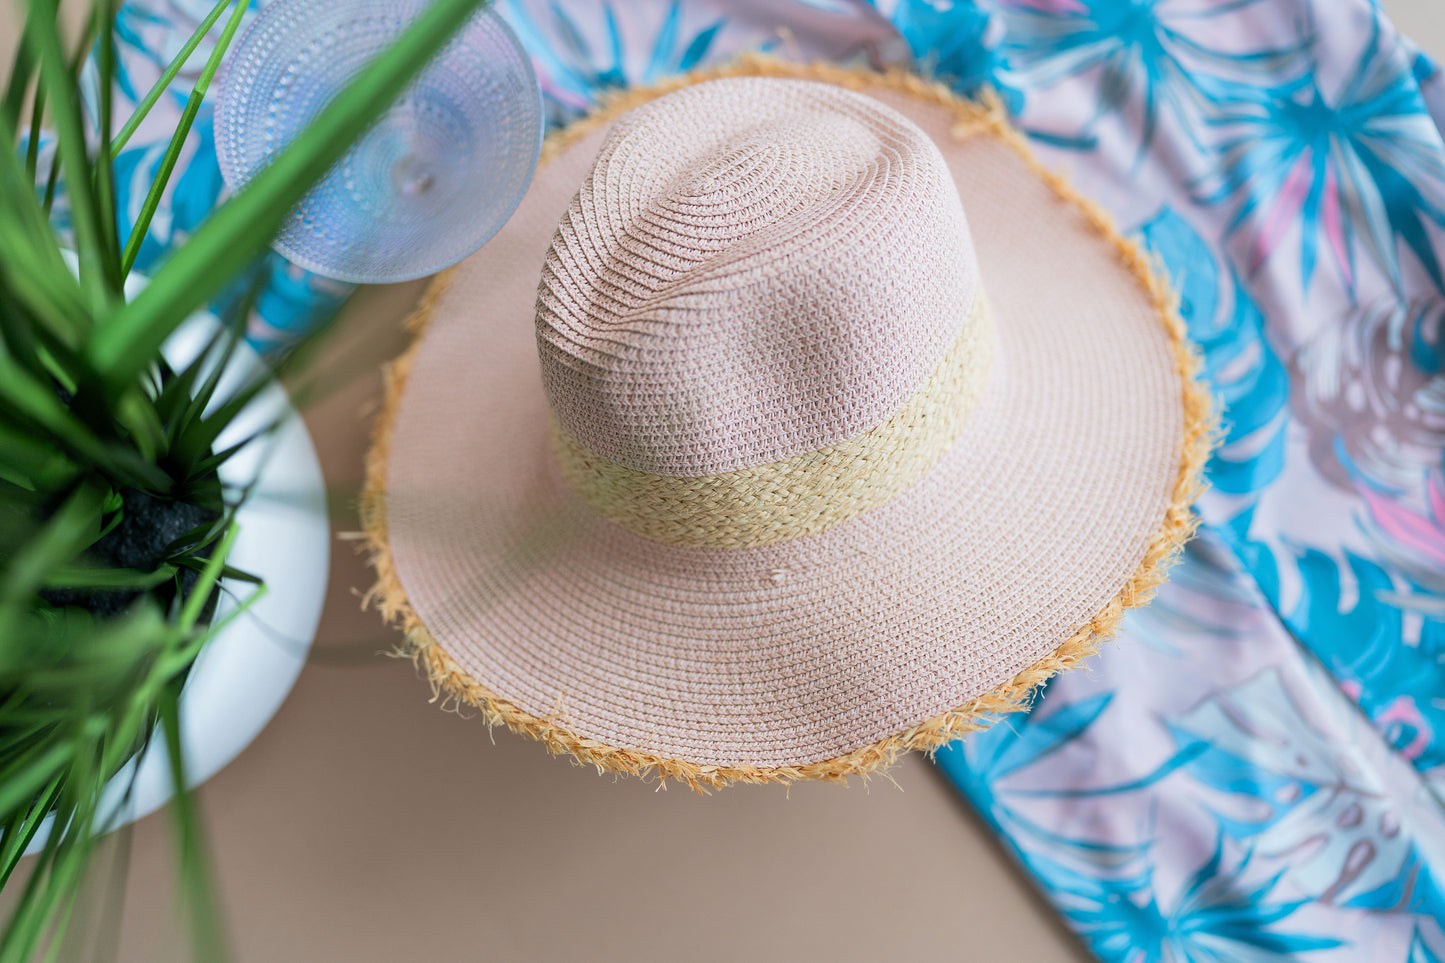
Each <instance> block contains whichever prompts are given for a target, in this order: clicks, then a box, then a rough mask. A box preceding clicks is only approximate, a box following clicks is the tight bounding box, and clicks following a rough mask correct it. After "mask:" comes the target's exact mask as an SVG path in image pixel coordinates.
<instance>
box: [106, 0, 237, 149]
mask: <svg viewBox="0 0 1445 963" xmlns="http://www.w3.org/2000/svg"><path fill="white" fill-rule="evenodd" d="M234 2H237V0H217V3H216V5H215V6H214V7H212V8H211V12H210V13H208V14H206V16H205V18H204V19H203V20H202V21H201V22H200V24H199V25H197V27H196V29H195V30H194V31H192V32H191V36H190V37H189V38H188V39H187V40H186V42H185V43H184V44H182V45H181V49H180V50H178V51H177V52H176V55H175V56H174V57H172V58H171V62H170V63H169V64H167V65H166V69H165V70H163V71H161V75H160V76H159V77H158V78H156V82H155V83H154V84H152V85H151V89H150V90H148V91H146V95H145V96H144V97H142V98H141V100H140V103H138V104H136V106H135V110H134V111H132V112H131V115H130V118H129V119H128V120H127V121H126V122H125V125H124V126H122V127H121V129H120V131H119V132H118V133H117V134H116V135H115V140H114V141H112V142H111V153H112V155H114V154H116V153H118V152H119V151H120V150H121V148H123V147H125V145H126V144H127V143H129V142H130V139H131V136H132V135H133V134H134V133H135V132H136V128H138V127H139V126H140V125H141V121H143V120H145V119H146V116H147V115H148V114H149V113H150V112H151V108H152V107H154V106H155V105H156V101H158V100H160V99H161V95H162V94H164V93H165V92H166V91H167V90H169V89H170V86H171V82H172V81H174V80H175V79H176V75H177V74H179V73H180V72H181V68H182V67H184V66H185V65H186V61H187V60H190V59H191V54H193V53H195V52H196V48H197V47H198V46H200V44H201V41H202V40H204V39H205V37H206V34H207V33H209V32H210V30H211V27H213V26H215V23H216V21H217V20H219V19H220V18H221V14H222V13H225V11H226V8H227V7H229V6H230V5H231V4H232V3H234ZM240 2H241V4H242V5H243V6H244V5H246V4H247V3H248V2H249V0H240Z"/></svg>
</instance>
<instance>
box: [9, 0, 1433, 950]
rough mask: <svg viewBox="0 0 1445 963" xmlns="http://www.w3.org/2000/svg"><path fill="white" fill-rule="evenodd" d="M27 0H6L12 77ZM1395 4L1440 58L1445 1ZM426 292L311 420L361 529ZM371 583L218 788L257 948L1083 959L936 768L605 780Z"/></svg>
mask: <svg viewBox="0 0 1445 963" xmlns="http://www.w3.org/2000/svg"><path fill="white" fill-rule="evenodd" d="M1321 2H1328V0H1321ZM17 3H18V0H4V5H3V6H0V10H3V16H0V62H7V63H8V61H9V56H10V51H11V49H12V47H13V42H14V32H15V26H14V21H15V19H16V9H17ZM1386 7H1387V9H1389V10H1390V11H1391V12H1392V13H1393V14H1394V16H1395V17H1396V19H1397V21H1398V23H1399V24H1400V25H1401V27H1402V28H1403V29H1404V30H1405V31H1406V32H1408V33H1410V34H1411V35H1413V36H1414V37H1415V38H1416V39H1417V40H1418V41H1419V42H1420V43H1421V44H1422V46H1424V47H1425V48H1426V49H1428V50H1431V51H1432V52H1433V53H1434V54H1436V55H1437V56H1442V57H1445V0H1386ZM419 290H420V285H418V284H410V285H398V286H394V287H391V288H377V289H370V290H367V291H365V292H363V294H362V295H361V296H360V297H359V298H358V299H357V301H356V302H354V303H353V305H352V309H351V314H352V318H353V321H354V325H353V326H352V327H351V328H350V329H349V332H348V337H347V340H346V342H345V343H344V344H339V345H337V346H336V350H335V352H334V355H333V358H332V361H331V364H330V371H329V374H332V375H334V376H335V380H336V381H337V382H338V383H341V384H344V385H345V386H346V387H344V389H343V390H341V391H339V392H338V393H336V394H335V395H333V396H332V397H330V398H329V399H327V400H326V401H324V402H322V403H321V404H319V405H317V406H316V407H314V408H313V409H312V411H311V412H310V413H309V414H308V417H307V421H308V423H309V424H310V427H311V430H312V432H313V433H314V435H315V436H316V438H317V441H318V445H319V447H320V449H321V454H322V461H323V467H324V469H325V472H326V476H327V478H328V480H329V483H330V484H331V485H332V486H333V493H332V494H333V513H334V515H335V521H336V525H337V527H338V529H341V530H346V529H352V528H355V527H356V522H355V515H354V510H353V508H352V504H353V501H354V497H355V493H356V490H357V486H358V484H359V482H360V465H361V458H362V453H363V451H364V446H365V420H364V416H365V414H366V411H367V409H368V408H369V406H370V405H371V404H372V403H373V402H374V400H375V398H376V395H377V391H378V389H379V384H380V382H379V379H378V377H377V376H376V374H375V371H374V362H375V361H376V360H378V359H381V358H385V357H388V356H390V355H391V354H394V353H395V352H396V351H397V350H398V349H399V348H400V346H401V344H402V339H401V338H400V336H399V334H398V333H397V324H396V322H397V319H398V318H400V317H401V316H402V315H404V314H405V312H406V310H407V308H408V306H409V305H410V304H411V303H412V302H413V301H414V299H415V297H416V295H417V293H418V291H419ZM367 582H368V578H367V572H366V569H365V568H364V566H363V565H362V564H361V562H360V560H359V559H357V558H356V557H355V556H354V555H353V554H352V553H351V552H350V550H349V548H348V545H347V543H345V542H338V543H337V545H336V554H335V559H334V564H333V570H332V575H331V587H330V593H329V596H328V599H327V606H326V614H325V616H324V618H323V622H322V630H321V634H320V638H319V639H318V641H317V648H316V651H315V654H314V656H313V658H312V660H311V662H310V664H309V665H308V666H307V668H306V670H305V671H304V672H303V674H302V676H301V679H300V681H299V683H298V684H297V686H296V689H295V691H294V692H293V693H292V695H291V698H290V699H289V700H288V701H287V703H286V705H285V706H284V707H283V708H282V709H281V712H280V713H279V715H278V716H277V717H276V719H275V721H274V722H273V723H272V724H271V726H270V727H269V728H267V729H266V731H265V732H263V733H262V735H261V736H260V738H258V739H257V740H256V742H255V743H254V744H253V745H252V746H251V747H250V748H249V749H248V750H247V751H246V752H245V753H243V754H242V756H241V757H240V758H239V759H238V760H237V761H236V762H235V763H233V764H232V765H231V766H230V767H228V768H227V769H226V770H224V771H223V772H221V773H220V774H219V775H218V776H217V777H215V778H214V779H212V780H211V781H210V782H209V783H208V784H207V785H206V786H205V787H204V789H203V790H202V792H201V796H202V798H203V800H204V803H205V813H206V817H207V819H208V822H209V829H210V835H211V839H212V843H213V853H214V861H215V867H216V873H217V877H218V879H219V884H220V888H221V891H222V895H223V899H224V903H225V909H226V913H227V919H228V924H229V928H230V934H231V939H232V942H233V945H234V947H235V949H236V956H237V959H239V960H241V961H245V963H251V961H292V960H306V961H357V963H362V961H409V960H441V959H459V960H482V959H487V960H494V959H495V960H508V959H531V960H544V961H550V960H624V959H626V960H633V959H664V958H678V959H697V960H728V959H753V960H772V959H778V960H782V959H822V958H832V959H844V960H852V959H869V958H890V959H901V960H916V959H957V960H1025V961H1038V963H1046V961H1068V960H1085V959H1088V956H1087V954H1086V953H1085V952H1084V951H1083V950H1082V948H1081V947H1080V946H1079V945H1078V944H1077V942H1076V941H1074V940H1073V938H1072V937H1071V936H1070V935H1069V934H1068V933H1067V932H1066V931H1065V930H1064V928H1063V927H1062V926H1061V925H1060V924H1059V923H1058V922H1057V920H1056V919H1055V917H1054V916H1053V915H1052V913H1050V912H1049V911H1048V910H1047V908H1046V907H1045V906H1044V905H1043V904H1042V902H1041V901H1040V900H1039V899H1038V897H1037V896H1036V895H1035V894H1034V893H1033V892H1032V891H1031V889H1030V888H1029V886H1028V884H1027V883H1026V882H1025V881H1024V880H1023V878H1022V877H1021V876H1020V875H1019V874H1018V873H1017V872H1016V871H1015V870H1014V869H1013V868H1012V866H1011V864H1010V863H1009V862H1008V860H1007V858H1006V857H1005V856H1004V855H1003V854H1002V852H1001V851H1000V849H999V848H998V846H997V844H995V843H994V842H993V840H992V839H991V837H990V836H989V835H988V833H987V832H986V831H985V830H984V828H983V827H982V826H981V825H980V824H979V823H978V821H977V819H976V817H974V816H973V815H972V813H971V812H970V811H969V810H968V808H967V807H966V806H965V805H964V804H963V803H962V802H960V801H959V799H958V798H957V797H956V796H955V795H954V794H953V792H952V791H951V790H949V789H948V787H947V786H946V785H945V784H944V782H943V780H942V779H941V778H940V777H939V776H938V775H937V774H936V773H935V772H934V771H933V770H932V769H931V768H930V767H929V766H928V765H927V764H926V763H924V762H923V761H922V760H921V759H918V758H911V759H909V760H908V761H907V762H906V763H904V764H903V765H902V766H900V767H899V768H898V769H896V770H895V771H894V772H893V774H892V777H893V781H892V782H890V781H889V780H887V779H874V780H873V781H872V782H871V783H869V784H868V785H867V786H866V787H865V786H863V785H861V784H857V783H855V784H854V785H853V786H852V787H850V788H848V789H838V788H834V787H826V786H816V785H805V786H800V787H795V788H794V789H792V790H791V792H787V791H784V790H782V789H777V788H771V787H769V788H740V789H733V790H729V791H726V792H724V793H721V794H717V795H714V796H711V797H706V798H701V797H696V796H693V795H691V794H690V793H688V792H687V791H685V790H681V789H678V788H676V787H674V788H672V789H669V790H667V791H666V792H657V791H655V790H654V788H653V787H651V786H646V785H642V784H640V783H637V782H634V781H628V780H620V781H619V780H614V779H612V778H610V777H606V778H603V777H599V776H598V775H596V774H595V773H594V772H591V771H589V770H583V769H579V768H576V767H574V766H572V765H570V764H569V763H568V762H566V761H564V760H560V759H553V758H550V757H548V756H547V755H546V754H545V753H544V752H543V751H542V750H541V749H540V748H539V747H538V746H536V745H534V744H532V743H527V742H523V741H522V740H520V739H518V738H516V737H514V736H512V735H510V734H508V733H505V732H500V731H499V732H497V733H496V734H495V741H494V740H493V738H492V737H491V736H490V734H489V733H488V731H487V729H486V727H485V726H484V725H483V724H481V723H480V722H479V721H477V720H467V719H463V718H459V717H458V716H456V715H454V714H448V713H445V712H442V711H440V710H439V709H438V708H437V707H436V706H433V705H429V704H428V702H427V695H428V692H427V688H426V685H425V684H424V683H423V682H422V681H421V680H420V679H419V678H418V677H417V676H416V675H415V673H414V672H413V670H412V668H411V666H410V665H409V664H406V663H401V662H396V661H393V660H389V659H386V658H383V657H381V656H380V655H378V653H379V652H381V651H383V650H386V649H388V648H389V647H390V646H391V644H392V643H393V642H394V639H393V637H392V636H391V635H390V634H389V633H388V632H386V631H384V630H382V629H381V628H380V627H379V625H378V624H377V622H376V620H375V618H374V617H373V616H371V615H370V614H364V613H361V612H359V611H358V608H357V599H356V596H355V594H354V591H355V589H356V588H357V587H360V586H364V585H366V584H367ZM168 833H169V826H168V824H167V823H166V821H165V819H164V817H163V816H155V817H151V818H149V819H146V820H143V821H142V822H141V823H140V824H139V825H138V826H137V827H136V828H135V831H134V833H133V836H132V839H131V843H130V850H131V852H130V864H129V870H128V875H129V889H128V893H127V897H126V903H125V906H124V911H123V925H122V930H121V934H120V943H119V948H118V950H119V951H118V958H119V959H120V960H124V961H154V960H184V959H186V958H187V956H188V953H187V951H186V946H185V944H184V942H182V941H181V940H180V939H179V938H178V936H177V930H176V928H175V925H174V923H173V922H172V918H173V913H174V908H175V904H174V898H173V893H172V892H171V887H170V883H169V880H170V874H171V869H170V859H171V854H170V846H169V835H168ZM102 868H103V867H102ZM102 875H103V874H102V873H100V872H97V873H96V881H95V889H96V890H97V891H98V890H99V889H100V883H101V882H102Z"/></svg>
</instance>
